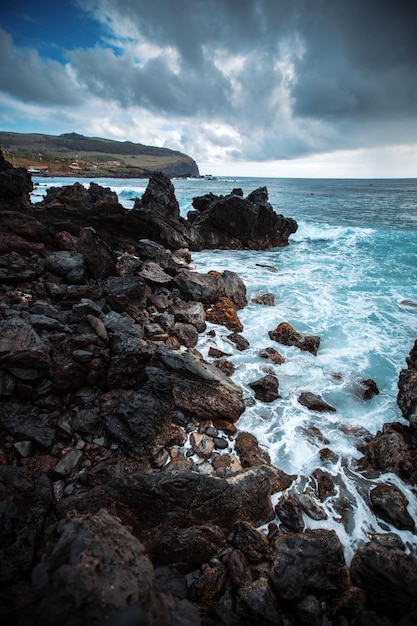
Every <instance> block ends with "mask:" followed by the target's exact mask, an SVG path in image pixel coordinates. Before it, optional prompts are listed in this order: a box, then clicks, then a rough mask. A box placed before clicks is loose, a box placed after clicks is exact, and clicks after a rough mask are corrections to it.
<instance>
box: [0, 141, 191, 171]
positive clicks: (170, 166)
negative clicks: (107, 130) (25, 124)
mask: <svg viewBox="0 0 417 626" xmlns="http://www.w3.org/2000/svg"><path fill="white" fill-rule="evenodd" d="M0 145H1V148H2V151H3V154H4V155H5V156H6V157H7V159H8V161H9V162H10V163H12V164H13V165H14V166H15V167H25V168H27V169H28V170H29V172H30V173H32V174H33V175H35V176H54V177H57V176H63V177H66V176H77V177H78V178H87V177H91V176H94V178H100V177H107V178H108V177H118V178H149V176H151V174H152V173H154V172H156V171H158V172H163V173H164V174H166V175H167V176H170V177H171V178H172V177H174V176H175V177H181V176H184V177H185V176H199V171H198V166H197V163H196V162H195V161H194V159H192V158H191V157H189V156H187V155H186V154H183V153H182V152H178V151H176V150H170V149H169V148H157V147H155V146H145V145H143V144H139V143H134V142H132V141H115V140H112V139H102V138H100V137H85V136H84V135H79V134H78V133H64V134H63V135H59V136H55V135H43V134H35V133H31V134H24V133H11V132H4V131H2V132H0Z"/></svg>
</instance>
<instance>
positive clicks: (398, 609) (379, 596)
mask: <svg viewBox="0 0 417 626" xmlns="http://www.w3.org/2000/svg"><path fill="white" fill-rule="evenodd" d="M350 574H351V578H352V583H353V584H354V585H356V586H358V587H360V588H361V589H363V590H364V591H365V593H366V597H367V601H368V604H369V606H370V608H372V609H374V610H375V611H376V612H377V613H378V614H381V615H383V616H386V617H389V618H391V619H392V620H394V623H398V621H399V619H401V618H402V617H405V616H406V615H408V614H409V613H411V612H412V611H414V610H416V608H417V607H416V598H417V562H416V560H415V558H414V557H412V556H411V555H409V554H406V553H405V552H403V551H402V550H399V549H397V548H387V547H385V546H382V545H380V544H378V543H375V542H369V543H366V544H365V545H363V546H361V547H360V548H359V549H358V550H357V551H356V552H355V554H354V555H353V559H352V563H351V567H350Z"/></svg>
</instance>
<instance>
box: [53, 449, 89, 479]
mask: <svg viewBox="0 0 417 626" xmlns="http://www.w3.org/2000/svg"><path fill="white" fill-rule="evenodd" d="M82 458H83V453H82V452H81V450H70V451H69V452H67V453H66V454H65V455H64V456H63V457H62V458H61V459H60V460H59V461H58V463H57V464H56V465H55V467H54V472H55V474H59V475H60V476H64V477H68V476H70V475H71V474H72V473H74V471H75V470H76V469H77V468H78V466H79V464H80V463H81V459H82Z"/></svg>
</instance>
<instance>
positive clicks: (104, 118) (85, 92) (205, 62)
mask: <svg viewBox="0 0 417 626" xmlns="http://www.w3.org/2000/svg"><path fill="white" fill-rule="evenodd" d="M0 130H3V131H13V132H23V133H28V132H32V133H44V134H52V135H59V134H61V133H68V132H77V133H80V134H83V135H86V136H95V137H105V138H110V139H116V140H120V141H125V140H129V141H134V142H139V143H143V144H146V145H154V146H163V147H167V148H171V149H174V150H180V151H181V152H184V153H186V154H188V155H190V156H191V157H193V158H194V159H195V160H196V162H197V164H198V166H199V168H200V173H202V174H208V173H210V174H214V175H221V174H224V175H234V176H277V177H288V176H294V177H320V178H329V177H338V178H357V177H367V178H380V177H382V178H386V177H388V178H396V177H403V178H407V177H411V178H415V177H417V4H416V0H59V1H57V0H54V1H53V2H52V1H49V0H37V1H36V2H34V1H33V0H31V1H29V0H3V3H2V10H1V12H0Z"/></svg>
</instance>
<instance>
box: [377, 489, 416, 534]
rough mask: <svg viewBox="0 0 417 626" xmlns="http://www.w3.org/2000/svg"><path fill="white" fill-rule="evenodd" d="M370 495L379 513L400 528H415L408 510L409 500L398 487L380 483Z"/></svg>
mask: <svg viewBox="0 0 417 626" xmlns="http://www.w3.org/2000/svg"><path fill="white" fill-rule="evenodd" d="M369 495H370V499H371V504H372V507H373V509H374V510H375V512H376V514H377V515H379V516H380V517H382V518H383V519H385V520H386V521H387V522H389V523H390V524H393V526H395V527H396V528H398V529H399V530H411V531H413V530H414V528H415V522H414V520H413V518H412V517H411V515H410V513H409V512H408V511H407V505H408V500H407V498H406V497H405V495H404V494H403V493H402V492H401V491H400V490H399V489H398V488H397V487H395V486H394V485H387V484H383V483H380V484H379V485H377V486H376V487H374V488H373V489H371V491H370V494H369Z"/></svg>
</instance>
